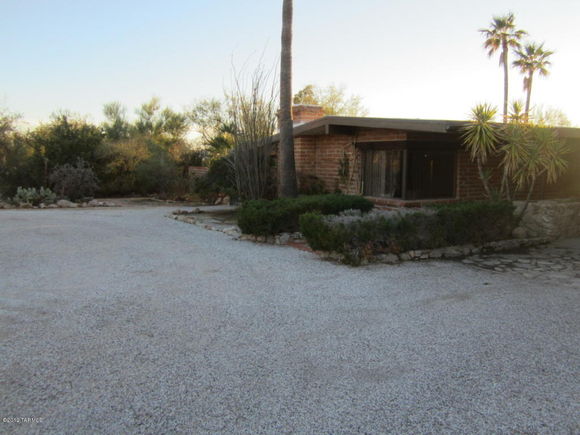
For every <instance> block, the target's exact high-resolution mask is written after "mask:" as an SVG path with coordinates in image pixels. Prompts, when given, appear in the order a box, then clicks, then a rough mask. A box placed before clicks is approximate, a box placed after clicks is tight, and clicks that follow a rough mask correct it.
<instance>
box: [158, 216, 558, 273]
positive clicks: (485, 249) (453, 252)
mask: <svg viewBox="0 0 580 435" xmlns="http://www.w3.org/2000/svg"><path fill="white" fill-rule="evenodd" d="M175 213H177V214H175ZM201 216H204V215H203V214H202V213H200V212H181V211H180V210H177V211H176V212H173V213H172V214H169V215H166V217H168V218H171V219H174V220H176V221H180V222H185V223H188V224H192V225H197V226H200V227H202V228H205V229H206V230H211V231H218V232H221V233H224V234H227V235H228V236H230V237H232V238H233V239H234V240H247V241H250V242H255V243H267V244H271V245H286V244H288V243H292V242H303V243H306V241H305V240H304V238H303V236H302V234H301V233H298V232H297V233H281V234H277V235H276V236H255V235H253V234H242V232H241V231H240V229H239V228H238V226H236V225H217V224H213V223H209V222H208V221H207V219H205V217H201ZM206 216H207V215H206ZM551 241H553V239H552V238H550V237H536V238H529V239H508V240H499V241H496V242H489V243H485V244H484V245H482V246H475V245H460V246H446V247H444V248H437V249H423V250H418V249H416V250H412V251H407V252H403V253H401V254H380V255H377V256H374V257H373V258H371V259H370V260H366V259H363V261H362V262H361V264H369V263H383V264H398V263H401V262H404V261H421V260H440V259H457V258H463V257H468V256H470V255H477V254H485V253H493V252H501V251H509V250H514V249H519V248H528V247H532V246H537V245H543V244H546V243H549V242H551ZM314 252H315V253H316V254H317V255H318V256H319V257H320V258H322V259H325V260H333V261H338V262H342V261H343V260H344V255H343V254H339V253H338V252H324V251H314Z"/></svg>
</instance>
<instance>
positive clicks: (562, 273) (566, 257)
mask: <svg viewBox="0 0 580 435" xmlns="http://www.w3.org/2000/svg"><path fill="white" fill-rule="evenodd" d="M461 261H462V263H463V264H465V265H468V266H472V267H478V268H481V269H487V270H493V271H494V272H499V273H503V272H511V273H517V274H520V275H522V276H523V277H525V278H529V279H534V280H538V279H540V280H546V281H549V282H551V283H557V284H563V285H568V286H572V287H576V288H578V289H580V239H569V240H562V241H558V242H553V243H551V244H549V245H546V246H542V247H536V248H530V249H526V250H521V251H518V252H511V253H508V252H503V253H501V252H500V253H494V254H481V255H473V256H471V257H467V258H465V259H463V260H461Z"/></svg>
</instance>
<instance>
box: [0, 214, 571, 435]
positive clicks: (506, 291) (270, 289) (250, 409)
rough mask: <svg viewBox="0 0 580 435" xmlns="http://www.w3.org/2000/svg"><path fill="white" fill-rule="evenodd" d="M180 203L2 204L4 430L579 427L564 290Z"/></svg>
mask: <svg viewBox="0 0 580 435" xmlns="http://www.w3.org/2000/svg"><path fill="white" fill-rule="evenodd" d="M174 208H175V207H173V208H165V207H158V208H139V209H138V208H133V209H123V208H114V209H96V210H92V209H91V210H89V209H83V210H47V211H38V210H28V211H26V210H23V211H0V418H3V419H6V420H3V421H4V422H2V421H0V432H1V433H22V434H30V433H59V434H60V433H70V434H80V433H156V434H157V433H195V434H217V433H220V434H221V433H231V434H255V433H258V434H260V433H265V434H280V433H305V434H353V433H361V434H362V433H366V434H383V433H397V434H400V433H413V434H417V433H446V434H447V433H457V434H464V433H567V434H568V433H579V432H580V417H579V416H580V406H579V404H580V384H579V379H580V368H579V364H580V292H579V291H578V289H577V287H575V286H572V285H568V284H563V283H560V282H550V281H549V280H538V279H533V278H530V279H528V278H526V277H525V276H523V275H522V274H521V273H519V272H518V271H513V270H509V269H506V271H505V272H496V271H493V270H486V269H482V268H478V267H472V266H468V265H464V264H462V263H461V262H426V263H405V264H403V265H400V266H370V267H364V268H358V269H352V268H348V267H345V266H339V265H335V264H332V263H326V262H322V261H320V260H319V259H317V258H316V257H315V256H314V255H313V254H310V253H307V252H301V251H299V250H296V249H292V248H288V247H280V246H270V245H256V244H252V243H250V242H240V241H233V240H231V239H230V238H229V237H228V236H226V235H224V234H221V233H219V232H214V231H207V230H204V229H202V228H199V227H196V226H193V225H188V224H184V223H181V222H177V221H174V220H170V219H167V218H165V217H164V215H165V214H167V213H168V212H170V211H171V210H173V209H174ZM18 418H20V419H21V418H35V419H37V420H35V421H30V420H27V421H24V422H23V421H22V420H20V423H18V422H17V421H16V419H18Z"/></svg>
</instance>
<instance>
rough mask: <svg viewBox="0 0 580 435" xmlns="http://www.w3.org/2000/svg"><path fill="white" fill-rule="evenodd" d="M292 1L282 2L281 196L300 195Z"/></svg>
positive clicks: (279, 152)
mask: <svg viewBox="0 0 580 435" xmlns="http://www.w3.org/2000/svg"><path fill="white" fill-rule="evenodd" d="M292 15H293V4H292V0H283V3H282V54H281V59H280V143H279V150H278V155H279V156H278V162H279V178H280V179H279V195H280V196H281V197H295V196H297V195H298V184H297V181H296V164H295V162H294V125H293V122H292Z"/></svg>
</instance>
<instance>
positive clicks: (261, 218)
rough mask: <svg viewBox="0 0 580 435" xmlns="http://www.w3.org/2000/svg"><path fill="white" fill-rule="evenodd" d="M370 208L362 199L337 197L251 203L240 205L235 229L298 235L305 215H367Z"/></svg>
mask: <svg viewBox="0 0 580 435" xmlns="http://www.w3.org/2000/svg"><path fill="white" fill-rule="evenodd" d="M372 208H373V203H372V202H371V201H369V200H368V199H366V198H363V197H362V196H352V195H341V194H332V195H313V196H301V197H298V198H280V199H276V200H273V201H268V200H253V201H247V202H245V203H244V204H242V207H241V208H240V210H239V212H238V225H239V227H240V229H241V230H242V232H243V233H247V234H255V235H272V234H278V233H281V232H286V231H288V232H292V231H298V228H299V217H300V215H302V214H304V213H307V212H311V211H318V212H319V213H321V214H323V215H328V214H337V213H339V212H341V211H343V210H349V209H355V210H360V211H362V212H368V211H369V210H371V209H372Z"/></svg>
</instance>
